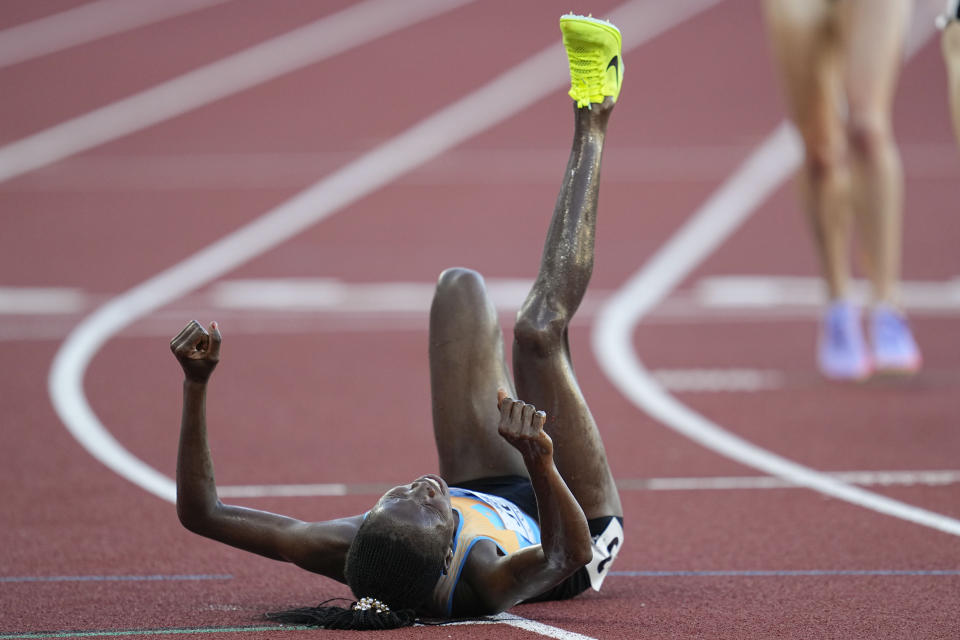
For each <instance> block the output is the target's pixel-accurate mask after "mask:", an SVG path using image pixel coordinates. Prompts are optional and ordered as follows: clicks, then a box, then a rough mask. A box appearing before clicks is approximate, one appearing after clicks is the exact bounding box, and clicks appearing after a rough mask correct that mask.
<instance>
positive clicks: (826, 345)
mask: <svg viewBox="0 0 960 640" xmlns="http://www.w3.org/2000/svg"><path fill="white" fill-rule="evenodd" d="M817 363H818V364H819V365H820V372H821V373H822V374H823V375H824V376H825V377H827V378H830V379H831V380H864V379H866V378H868V377H869V376H870V374H871V373H872V367H871V364H870V355H869V354H868V352H867V344H866V341H865V340H864V338H863V329H862V328H861V326H860V310H859V309H858V308H857V307H856V306H854V305H853V304H851V303H850V302H847V301H839V302H834V303H833V304H831V305H830V306H829V307H827V311H826V313H824V315H823V323H822V324H821V326H820V339H819V344H818V347H817Z"/></svg>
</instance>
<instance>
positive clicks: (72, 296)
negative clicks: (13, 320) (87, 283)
mask: <svg viewBox="0 0 960 640" xmlns="http://www.w3.org/2000/svg"><path fill="white" fill-rule="evenodd" d="M85 305H86V296H85V295H84V294H83V292H82V291H80V290H79V289H76V288H73V287H0V315H2V314H17V315H22V314H29V315H50V314H61V313H77V312H79V311H82V310H83V309H84V307H85Z"/></svg>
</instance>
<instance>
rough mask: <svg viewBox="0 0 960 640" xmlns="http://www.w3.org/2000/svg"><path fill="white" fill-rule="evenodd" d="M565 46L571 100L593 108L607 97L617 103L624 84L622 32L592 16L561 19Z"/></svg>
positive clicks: (567, 16)
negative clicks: (568, 67) (593, 104)
mask: <svg viewBox="0 0 960 640" xmlns="http://www.w3.org/2000/svg"><path fill="white" fill-rule="evenodd" d="M560 32H561V33H563V46H564V48H565V49H566V50H567V60H568V61H569V62H570V97H571V98H573V99H574V100H576V101H577V107H580V108H582V107H587V108H588V109H590V108H591V106H590V105H591V104H592V103H598V104H599V103H601V102H603V99H604V98H605V97H606V96H610V97H611V98H613V101H614V102H616V101H617V97H618V96H619V95H620V85H621V84H622V83H623V55H622V54H621V38H620V30H619V29H617V28H616V27H615V26H613V25H612V24H610V23H609V22H607V21H606V20H598V19H597V18H593V17H591V16H578V15H575V14H572V13H568V14H566V15H563V16H560Z"/></svg>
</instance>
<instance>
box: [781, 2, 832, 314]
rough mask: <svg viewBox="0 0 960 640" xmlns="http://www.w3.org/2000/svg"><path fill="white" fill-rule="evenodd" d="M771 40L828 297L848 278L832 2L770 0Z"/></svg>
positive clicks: (801, 187)
mask: <svg viewBox="0 0 960 640" xmlns="http://www.w3.org/2000/svg"><path fill="white" fill-rule="evenodd" d="M765 9H766V12H765V13H766V18H767V26H768V30H769V33H770V41H771V45H772V47H773V50H774V53H775V56H776V61H777V63H778V65H779V70H780V75H781V77H782V80H783V88H784V93H785V96H786V100H787V106H788V109H789V111H790V116H791V118H792V120H793V122H794V124H796V126H797V128H798V129H799V131H800V135H801V136H802V138H803V142H804V147H805V152H806V153H805V159H804V163H803V166H802V167H801V170H800V174H799V176H798V182H799V186H800V190H801V194H802V201H803V204H804V208H805V210H806V213H807V216H808V218H809V221H810V226H811V229H812V231H813V238H814V243H815V245H816V248H817V253H818V255H819V257H820V263H821V271H822V273H823V277H824V280H825V281H826V285H827V292H828V294H829V296H830V299H831V300H838V299H841V298H843V297H844V296H846V294H847V289H848V284H849V280H850V222H851V220H850V218H851V214H850V212H851V209H850V201H849V182H850V176H849V169H848V161H847V155H846V146H845V137H844V130H843V126H842V121H841V119H840V108H841V99H842V95H841V91H840V79H841V78H840V68H839V61H838V57H837V54H838V46H837V45H838V41H837V37H838V33H837V28H838V27H837V16H836V11H835V8H834V7H833V6H832V4H831V3H830V2H828V0H768V1H767V2H766V3H765Z"/></svg>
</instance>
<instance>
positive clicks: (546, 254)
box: [513, 98, 623, 519]
mask: <svg viewBox="0 0 960 640" xmlns="http://www.w3.org/2000/svg"><path fill="white" fill-rule="evenodd" d="M592 106H593V108H592V109H586V108H583V109H577V108H576V107H574V110H575V129H574V138H573V148H572V149H571V151H570V160H569V163H568V164H567V171H566V173H565V175H564V179H563V184H562V186H561V188H560V194H559V196H558V197H557V204H556V208H555V209H554V212H553V220H552V221H551V223H550V228H549V230H548V232H547V240H546V244H545V246H544V251H543V258H542V261H541V264H540V272H539V273H538V274H537V279H536V281H535V282H534V285H533V289H532V290H531V291H530V293H529V294H528V296H527V299H526V301H524V303H523V306H522V307H521V308H520V311H519V313H518V314H517V324H516V327H515V328H514V337H515V340H514V344H513V364H514V377H515V379H516V381H517V393H518V397H519V398H520V399H521V400H524V401H525V402H530V403H532V404H534V405H536V407H537V408H538V409H542V410H544V411H546V412H547V423H546V427H545V428H546V431H547V433H548V434H550V437H551V438H553V443H554V460H555V461H556V464H557V468H558V469H559V471H560V474H561V475H562V476H563V479H564V481H565V482H566V483H567V486H568V487H570V490H571V491H572V492H573V495H574V496H576V498H577V501H578V502H579V503H580V506H581V507H582V508H583V511H584V513H585V514H586V516H587V518H588V519H592V518H597V517H601V516H620V515H622V514H623V509H622V507H621V505H620V497H619V495H618V494H617V489H616V485H615V484H614V481H613V475H612V474H611V472H610V467H609V465H608V464H607V456H606V453H605V451H604V448H603V442H602V441H601V439H600V433H599V432H598V431H597V425H596V423H595V422H594V419H593V416H592V415H591V414H590V410H589V408H588V407H587V403H586V401H585V400H584V398H583V394H582V393H581V391H580V387H579V386H578V384H577V380H576V377H575V375H574V372H573V364H572V363H571V360H570V347H569V343H568V338H567V327H568V325H569V324H570V319H571V318H572V317H573V314H574V313H575V312H576V310H577V307H579V306H580V301H581V300H582V299H583V296H584V293H586V290H587V284H588V283H589V281H590V275H591V273H592V272H593V247H594V230H595V228H596V222H597V195H598V192H599V186H600V158H601V153H602V150H603V141H604V136H605V134H606V129H607V120H608V118H609V116H610V111H611V110H612V109H613V102H612V101H611V99H610V98H607V99H606V101H605V102H604V103H603V104H602V105H599V104H594V105H592Z"/></svg>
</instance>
